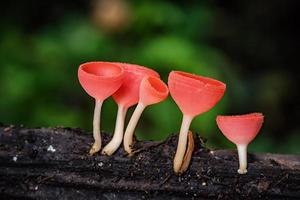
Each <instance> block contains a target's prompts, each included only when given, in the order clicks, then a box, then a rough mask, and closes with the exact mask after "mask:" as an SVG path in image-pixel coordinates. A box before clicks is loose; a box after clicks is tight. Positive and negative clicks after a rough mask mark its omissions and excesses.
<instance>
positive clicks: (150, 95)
mask: <svg viewBox="0 0 300 200" xmlns="http://www.w3.org/2000/svg"><path fill="white" fill-rule="evenodd" d="M168 94H169V90H168V87H167V85H166V84H165V83H164V82H163V81H162V80H160V79H159V78H156V77H150V76H148V77H146V78H144V79H143V80H142V83H141V86H140V102H141V103H142V104H143V105H144V106H148V105H151V104H156V103H159V102H161V101H163V100H164V99H165V98H166V97H167V96H168Z"/></svg>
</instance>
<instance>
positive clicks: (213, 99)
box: [78, 62, 264, 174]
mask: <svg viewBox="0 0 300 200" xmlns="http://www.w3.org/2000/svg"><path fill="white" fill-rule="evenodd" d="M78 79H79V82H80V84H81V85H82V87H83V89H84V90H85V91H86V92H87V93H88V94H89V95H90V96H91V97H93V98H94V99H95V109H94V117H93V137H94V144H93V145H92V147H91V149H90V151H89V153H90V154H91V155H93V154H95V153H97V152H98V151H100V149H101V143H102V142H101V131H100V130H101V129H100V121H101V120H100V116H101V107H102V104H103V101H104V100H105V99H107V98H108V97H109V96H112V97H113V99H114V100H115V102H116V103H117V105H118V112H117V119H116V125H115V131H114V134H113V137H112V139H111V141H110V142H109V143H108V144H106V146H105V147H104V148H103V150H102V154H104V155H108V156H110V155H112V154H113V153H114V152H115V151H116V150H117V149H118V148H119V147H120V145H121V143H122V141H123V147H124V150H125V151H126V152H127V153H128V155H133V153H134V152H133V148H132V147H133V146H132V145H133V137H134V131H135V128H136V126H137V123H138V121H139V119H140V117H141V115H142V112H143V111H144V109H145V108H146V107H147V106H149V105H152V104H156V103H159V102H161V101H163V100H165V99H166V98H167V96H168V94H169V91H170V94H171V96H172V98H173V99H174V101H175V103H176V104H177V106H178V107H179V109H180V110H181V112H182V114H183V117H182V124H181V128H180V131H179V139H178V145H177V150H176V153H175V157H174V162H173V169H174V172H175V173H176V174H181V173H183V172H184V171H186V170H187V168H188V166H189V162H190V160H191V157H192V153H193V149H194V139H193V134H192V132H191V131H190V130H189V128H190V125H191V123H192V120H193V119H194V118H195V117H196V116H198V115H200V114H202V113H204V112H207V111H209V110H210V109H211V108H213V107H214V106H215V105H216V104H217V103H218V102H219V101H220V100H221V98H222V97H223V95H224V93H225V90H226V85H225V83H223V82H221V81H218V80H215V79H212V78H208V77H203V76H199V75H195V74H190V73H187V72H182V71H172V72H171V73H170V74H169V78H168V85H166V84H165V83H164V82H163V81H162V80H161V79H160V76H159V74H158V73H157V72H156V71H154V70H152V69H150V68H147V67H143V66H140V65H136V64H127V63H117V62H87V63H83V64H81V65H80V66H79V69H78ZM136 104H137V106H136V108H135V110H134V112H133V114H132V116H131V118H130V120H129V123H128V125H127V127H126V129H125V133H124V127H125V117H126V113H127V110H128V109H129V108H130V107H132V106H134V105H136ZM263 119H264V116H263V115H262V114H261V113H251V114H246V115H236V116H217V118H216V121H217V125H218V127H219V128H220V130H221V131H222V133H223V134H224V135H225V137H226V138H228V139H229V140H230V141H231V142H233V143H235V144H236V146H237V149H238V157H239V164H240V168H239V170H238V173H239V174H245V173H247V146H248V144H249V143H250V142H251V141H252V140H253V139H254V138H255V136H256V135H257V134H258V132H259V130H260V128H261V126H262V123H263ZM123 137H124V138H123Z"/></svg>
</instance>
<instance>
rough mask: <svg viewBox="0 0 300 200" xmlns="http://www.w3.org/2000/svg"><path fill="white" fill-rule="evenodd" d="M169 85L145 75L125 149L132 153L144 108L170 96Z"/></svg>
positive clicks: (126, 134) (127, 132)
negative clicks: (136, 129)
mask: <svg viewBox="0 0 300 200" xmlns="http://www.w3.org/2000/svg"><path fill="white" fill-rule="evenodd" d="M168 93H169V90H168V87H167V85H166V84H165V83H164V82H163V81H162V80H160V79H159V78H156V77H150V76H148V77H145V78H144V79H143V80H142V82H141V85H140V91H139V103H138V105H137V107H136V108H135V110H134V112H133V114H132V116H131V118H130V121H129V123H128V125H127V128H126V131H125V134H124V149H125V151H126V152H127V153H128V154H129V155H132V147H131V146H132V142H133V134H134V130H135V127H136V125H137V123H138V120H139V118H140V117H141V114H142V112H143V111H144V109H145V108H146V107H147V106H149V105H152V104H156V103H159V102H161V101H163V100H164V99H165V98H166V97H167V96H168Z"/></svg>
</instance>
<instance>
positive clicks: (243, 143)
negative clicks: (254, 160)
mask: <svg viewBox="0 0 300 200" xmlns="http://www.w3.org/2000/svg"><path fill="white" fill-rule="evenodd" d="M216 121H217V124H218V127H219V129H220V130H221V132H222V133H223V134H224V135H225V137H226V138H227V139H228V140H230V141H231V142H233V143H234V144H236V146H237V149H238V154H239V163H240V168H239V170H238V173H240V174H245V173H247V146H248V144H249V143H250V142H251V141H252V140H253V139H254V138H255V137H256V135H257V134H258V132H259V130H260V129H261V127H262V124H263V121H264V116H263V114H262V113H250V114H244V115H235V116H218V117H217V119H216Z"/></svg>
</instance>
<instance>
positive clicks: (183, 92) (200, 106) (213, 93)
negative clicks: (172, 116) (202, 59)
mask: <svg viewBox="0 0 300 200" xmlns="http://www.w3.org/2000/svg"><path fill="white" fill-rule="evenodd" d="M168 86H169V90H170V94H171V96H172V98H173V99H174V101H175V102H176V104H177V105H178V107H179V108H180V110H181V111H182V113H184V114H185V115H188V116H191V117H194V116H196V115H199V114H201V113H204V112H206V111H208V110H210V109H211V108H212V107H213V106H215V105H216V103H218V101H219V100H220V99H221V98H222V97H223V95H224V92H225V90H226V85H225V84H224V83H222V82H220V81H218V80H215V79H211V78H207V77H203V76H198V75H194V74H190V73H186V72H181V71H172V72H171V73H170V75H169V80H168Z"/></svg>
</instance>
